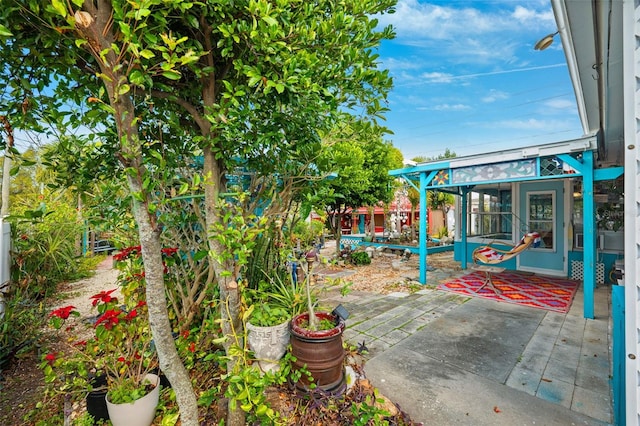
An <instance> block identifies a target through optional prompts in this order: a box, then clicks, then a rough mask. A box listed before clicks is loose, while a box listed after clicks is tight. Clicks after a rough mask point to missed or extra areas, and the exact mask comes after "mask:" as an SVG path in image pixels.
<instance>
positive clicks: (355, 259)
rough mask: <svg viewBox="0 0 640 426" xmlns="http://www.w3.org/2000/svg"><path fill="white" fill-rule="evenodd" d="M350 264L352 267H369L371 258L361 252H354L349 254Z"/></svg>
mask: <svg viewBox="0 0 640 426" xmlns="http://www.w3.org/2000/svg"><path fill="white" fill-rule="evenodd" d="M351 263H353V264H354V265H357V266H358V265H370V264H371V258H370V257H369V255H368V254H367V253H365V252H363V251H356V252H354V253H351Z"/></svg>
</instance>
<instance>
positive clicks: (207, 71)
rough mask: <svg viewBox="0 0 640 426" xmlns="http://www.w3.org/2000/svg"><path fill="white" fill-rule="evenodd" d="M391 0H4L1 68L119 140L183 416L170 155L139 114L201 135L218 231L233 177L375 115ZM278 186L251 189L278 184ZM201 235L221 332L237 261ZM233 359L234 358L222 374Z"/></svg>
mask: <svg viewBox="0 0 640 426" xmlns="http://www.w3.org/2000/svg"><path fill="white" fill-rule="evenodd" d="M394 3H395V1H394V0H359V1H354V2H334V1H328V0H323V1H317V2H304V1H282V2H277V3H273V2H268V1H254V0H251V1H249V0H246V1H237V2H229V3H227V2H209V1H207V2H191V1H181V0H144V1H140V2H128V1H120V0H87V1H82V0H72V1H70V2H63V1H60V0H51V1H45V2H34V1H27V0H9V1H8V4H5V5H4V7H3V10H2V11H0V15H1V16H2V18H3V20H4V21H3V22H5V23H6V24H5V26H4V27H2V28H0V30H1V31H0V35H2V36H5V37H6V38H7V40H8V41H7V42H6V43H4V45H3V46H2V50H1V51H0V55H1V57H2V60H3V62H4V63H5V64H8V65H7V67H11V68H12V70H11V72H10V73H9V74H10V75H12V76H17V78H21V77H22V76H25V75H28V74H29V70H33V69H46V70H47V72H49V73H50V76H44V77H42V79H43V80H39V78H40V77H39V76H34V79H33V80H25V81H24V82H22V81H21V85H22V89H24V90H25V92H28V91H29V90H31V89H32V88H33V87H34V86H35V85H44V86H47V87H50V88H51V90H52V91H56V95H57V96H59V97H63V98H64V99H69V100H73V101H75V102H76V104H77V105H81V106H82V107H83V108H85V111H86V114H84V116H85V117H86V116H87V115H89V114H94V118H95V119H98V118H102V119H103V120H104V123H103V125H104V126H106V128H107V130H108V129H112V130H113V131H112V136H113V137H111V138H108V139H105V141H111V142H112V143H114V146H115V147H116V151H117V152H116V154H115V156H116V158H118V160H119V162H120V164H121V166H122V168H123V170H124V176H125V177H126V181H127V183H128V186H129V189H130V191H131V194H132V200H133V214H134V217H135V219H136V223H137V227H138V234H139V239H140V243H141V245H142V258H143V261H144V265H145V272H146V275H145V277H146V285H147V287H146V294H147V302H148V304H149V317H150V323H151V328H152V332H153V335H154V340H155V342H156V347H157V350H158V355H159V359H160V363H161V367H162V369H163V370H164V371H165V372H166V374H167V376H168V377H169V379H170V381H171V383H172V385H173V388H174V390H175V391H176V398H177V401H178V404H179V406H180V410H181V420H182V424H185V425H192V424H197V417H198V416H197V408H196V402H195V397H194V395H193V391H192V388H191V383H190V381H189V378H188V375H187V373H186V371H185V369H184V367H183V365H182V363H181V362H180V360H179V358H178V356H177V352H176V350H175V346H174V343H173V339H172V336H171V328H170V323H169V321H168V317H167V306H166V300H165V283H164V280H163V274H162V271H163V267H162V259H161V251H160V250H161V244H160V231H161V228H162V224H161V223H159V222H158V218H157V216H156V215H155V212H156V210H157V206H156V204H155V203H156V200H155V199H154V194H155V189H156V182H155V181H154V179H153V176H154V175H153V174H152V173H151V170H157V169H158V168H162V167H166V163H165V162H164V159H163V158H162V155H163V151H162V144H157V143H154V144H149V143H147V141H145V137H144V134H143V133H142V131H141V129H142V127H143V126H144V122H145V120H149V119H150V116H152V115H153V116H155V117H160V118H161V120H162V121H163V122H164V123H165V125H167V126H169V127H170V128H171V129H172V130H173V131H174V132H184V134H188V135H190V136H191V137H194V138H196V139H194V140H196V141H197V142H198V144H199V150H200V151H199V152H200V153H201V156H202V158H203V160H204V166H203V174H202V179H201V182H203V185H202V187H204V193H205V199H206V222H207V227H208V228H209V229H217V228H216V226H219V225H220V224H221V223H222V217H223V215H222V212H221V211H220V208H219V203H218V199H219V195H220V194H222V193H226V191H227V182H228V177H229V172H230V171H232V170H236V169H237V168H238V167H240V168H242V169H243V170H245V171H247V170H248V171H251V172H253V179H254V181H259V180H260V177H264V180H263V181H264V182H272V183H273V185H281V184H282V181H281V180H279V179H273V178H272V177H273V176H275V175H277V174H280V175H282V176H286V175H294V174H295V175H303V174H304V173H301V172H309V169H308V167H307V166H305V165H308V164H309V163H310V160H313V159H314V158H316V157H317V155H318V152H319V150H320V149H321V147H322V145H321V143H320V138H319V137H318V134H320V133H322V132H326V131H327V130H328V129H329V128H331V127H332V126H333V125H334V124H335V122H336V120H337V117H339V116H340V115H341V114H343V112H344V111H349V112H351V113H353V114H358V115H363V116H367V117H369V118H370V119H371V118H375V117H376V116H379V114H380V113H381V112H382V111H383V110H384V108H383V107H381V102H380V101H381V99H383V98H384V96H385V95H386V92H387V91H388V90H389V88H390V78H389V76H388V74H387V73H386V72H384V71H380V70H378V69H377V55H376V53H375V49H376V47H377V46H378V44H379V42H380V41H381V40H382V39H385V38H390V37H391V36H392V32H391V30H390V29H389V28H385V29H382V30H377V29H376V27H377V23H376V21H375V19H372V16H374V15H375V14H378V13H384V12H386V11H389V10H390V8H391V7H393V5H394ZM7 61H9V62H7ZM51 75H54V76H56V77H55V78H56V79H57V80H56V81H53V82H52V81H51V80H50V79H51ZM43 81H44V83H43ZM89 118H91V117H89ZM194 154H195V153H185V155H187V156H189V155H194ZM283 160H285V161H283ZM269 178H271V179H269ZM273 185H271V186H269V185H256V186H255V188H260V189H261V190H269V191H271V192H273ZM300 187H302V185H300ZM255 195H256V196H259V195H258V194H255ZM249 199H251V198H249ZM254 199H255V197H254ZM274 199H275V198H274ZM209 243H210V248H211V254H212V255H211V260H212V263H213V264H214V268H215V270H216V276H217V281H218V285H219V287H220V294H221V298H222V299H223V301H224V303H225V304H227V305H228V306H230V309H228V310H226V311H225V314H224V315H223V318H222V326H223V327H222V328H223V332H224V333H225V334H227V335H228V334H231V330H232V329H235V330H236V332H237V331H238V330H239V331H241V323H240V309H239V300H240V297H239V291H240V287H239V286H238V280H237V277H236V276H234V275H233V274H231V275H229V274H228V273H227V271H237V268H235V267H234V265H233V262H234V257H233V256H218V255H216V254H219V253H220V252H224V251H225V250H226V248H225V247H224V246H223V245H222V244H221V243H220V242H219V240H217V239H215V238H211V239H210V241H209ZM234 326H235V327H234ZM229 348H230V347H229V346H227V349H229ZM233 362H234V361H233V356H231V357H230V362H229V368H233ZM228 423H229V424H240V423H242V415H241V413H239V410H230V415H229V417H228Z"/></svg>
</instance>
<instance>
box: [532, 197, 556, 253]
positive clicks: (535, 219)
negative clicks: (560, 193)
mask: <svg viewBox="0 0 640 426" xmlns="http://www.w3.org/2000/svg"><path fill="white" fill-rule="evenodd" d="M527 212H528V213H527V224H528V225H529V229H530V230H531V231H535V232H538V233H539V234H540V237H541V239H542V243H541V245H540V247H541V248H547V249H554V248H555V236H554V234H553V229H554V227H553V224H554V212H555V197H554V193H553V192H528V193H527Z"/></svg>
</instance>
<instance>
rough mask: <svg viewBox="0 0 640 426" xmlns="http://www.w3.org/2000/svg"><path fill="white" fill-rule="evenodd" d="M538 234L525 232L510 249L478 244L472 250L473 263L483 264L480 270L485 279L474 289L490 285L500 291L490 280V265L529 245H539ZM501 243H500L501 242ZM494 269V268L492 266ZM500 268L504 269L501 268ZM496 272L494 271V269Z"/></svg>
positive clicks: (515, 254)
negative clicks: (478, 245)
mask: <svg viewBox="0 0 640 426" xmlns="http://www.w3.org/2000/svg"><path fill="white" fill-rule="evenodd" d="M540 241H541V240H540V234H539V233H537V232H527V233H526V234H524V236H523V237H522V239H521V240H520V242H518V244H516V245H515V246H513V247H512V248H511V249H510V250H501V249H498V248H495V247H491V243H489V244H488V245H486V246H480V247H478V248H477V249H475V250H474V251H473V254H472V258H473V263H475V264H481V265H480V266H483V265H484V266H485V267H484V268H482V269H481V270H482V271H483V272H484V273H485V279H484V282H483V284H482V285H481V286H480V287H479V288H478V289H477V290H476V291H477V292H478V291H480V290H482V289H483V288H484V287H485V286H489V287H491V289H492V290H493V291H494V292H495V293H496V294H500V293H502V292H501V291H500V290H499V289H497V288H496V287H495V286H494V285H493V282H492V281H491V272H492V269H491V267H492V266H493V265H499V264H501V263H502V262H506V261H507V260H509V259H511V258H514V257H516V256H517V255H519V254H520V253H522V252H523V251H525V250H526V249H528V248H529V247H531V246H533V247H539V246H540ZM501 244H502V243H501ZM493 269H494V270H495V268H493ZM500 270H504V269H503V268H502V269H500ZM494 272H496V271H494Z"/></svg>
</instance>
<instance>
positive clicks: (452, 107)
mask: <svg viewBox="0 0 640 426" xmlns="http://www.w3.org/2000/svg"><path fill="white" fill-rule="evenodd" d="M429 109H431V110H435V111H466V110H469V109H471V107H470V106H469V105H465V104H440V105H433V106H432V107H431V108H429Z"/></svg>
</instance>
